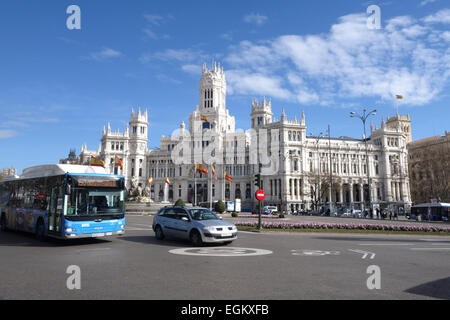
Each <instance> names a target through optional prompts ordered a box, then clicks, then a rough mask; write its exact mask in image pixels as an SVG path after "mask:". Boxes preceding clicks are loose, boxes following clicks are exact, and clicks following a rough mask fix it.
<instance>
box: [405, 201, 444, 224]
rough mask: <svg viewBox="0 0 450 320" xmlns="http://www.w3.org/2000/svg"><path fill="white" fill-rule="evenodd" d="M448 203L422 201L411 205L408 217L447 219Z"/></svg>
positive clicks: (434, 219) (433, 219)
mask: <svg viewBox="0 0 450 320" xmlns="http://www.w3.org/2000/svg"><path fill="white" fill-rule="evenodd" d="M449 216H450V203H423V204H418V205H415V206H413V207H411V215H410V219H416V220H431V221H448V218H449Z"/></svg>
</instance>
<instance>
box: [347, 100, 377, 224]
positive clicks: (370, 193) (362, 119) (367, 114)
mask: <svg viewBox="0 0 450 320" xmlns="http://www.w3.org/2000/svg"><path fill="white" fill-rule="evenodd" d="M376 114H377V110H372V111H370V112H369V113H367V110H366V109H364V110H363V114H362V115H360V114H358V113H356V112H350V117H351V118H354V117H357V118H359V119H361V121H362V123H363V127H364V144H365V147H366V171H367V184H368V188H369V199H368V200H369V201H368V202H369V213H370V216H371V217H373V214H372V192H371V184H370V168H369V150H368V146H367V134H366V121H367V118H369V116H375V115H376Z"/></svg>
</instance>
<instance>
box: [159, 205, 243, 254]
mask: <svg viewBox="0 0 450 320" xmlns="http://www.w3.org/2000/svg"><path fill="white" fill-rule="evenodd" d="M152 228H153V231H154V232H155V237H156V239H158V240H163V239H164V238H165V237H169V238H179V239H185V240H190V241H191V242H192V243H193V244H194V245H195V246H201V245H202V244H204V243H225V244H230V243H231V242H233V241H234V240H236V239H237V228H236V226H235V225H234V224H232V223H231V222H228V221H224V220H222V217H218V216H216V215H215V214H214V213H213V212H211V211H210V210H209V209H205V208H200V207H164V208H162V209H160V210H159V211H158V213H157V214H156V216H155V218H154V219H153V225H152Z"/></svg>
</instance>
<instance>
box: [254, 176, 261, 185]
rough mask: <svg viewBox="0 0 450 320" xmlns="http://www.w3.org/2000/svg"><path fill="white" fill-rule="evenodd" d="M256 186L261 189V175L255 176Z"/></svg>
mask: <svg viewBox="0 0 450 320" xmlns="http://www.w3.org/2000/svg"><path fill="white" fill-rule="evenodd" d="M255 185H256V186H258V188H259V189H261V174H259V173H258V174H256V175H255Z"/></svg>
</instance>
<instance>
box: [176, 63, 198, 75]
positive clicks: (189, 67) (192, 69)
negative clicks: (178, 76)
mask: <svg viewBox="0 0 450 320" xmlns="http://www.w3.org/2000/svg"><path fill="white" fill-rule="evenodd" d="M181 69H182V70H183V71H184V72H187V73H190V74H193V75H200V74H202V68H201V67H200V65H198V64H185V65H183V66H182V67H181Z"/></svg>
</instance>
